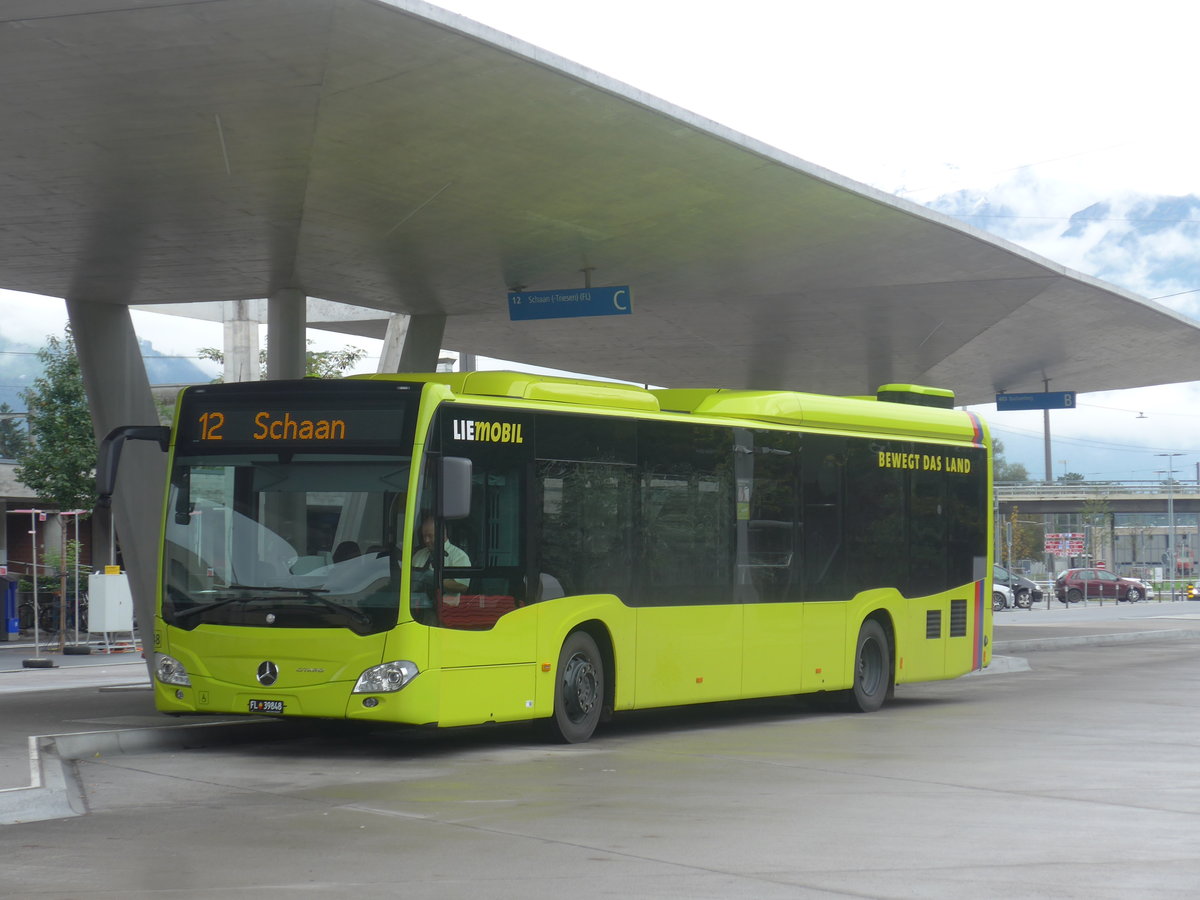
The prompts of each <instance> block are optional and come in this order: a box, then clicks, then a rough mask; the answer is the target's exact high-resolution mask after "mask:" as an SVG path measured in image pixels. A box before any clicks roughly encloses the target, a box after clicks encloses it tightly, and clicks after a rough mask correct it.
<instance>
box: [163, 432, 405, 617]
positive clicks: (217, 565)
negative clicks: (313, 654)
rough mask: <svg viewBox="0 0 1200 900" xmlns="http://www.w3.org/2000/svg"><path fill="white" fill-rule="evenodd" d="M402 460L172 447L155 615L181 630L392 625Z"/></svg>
mask: <svg viewBox="0 0 1200 900" xmlns="http://www.w3.org/2000/svg"><path fill="white" fill-rule="evenodd" d="M410 462H411V460H410V457H407V456H397V455H385V454H365V453H345V452H341V453H319V452H299V451H293V450H276V451H258V452H232V453H207V454H203V455H185V456H177V457H176V459H175V462H174V466H173V468H172V471H171V483H170V490H169V495H168V500H167V504H168V506H167V526H166V535H165V536H166V541H165V548H164V559H163V580H164V583H163V601H162V616H163V619H164V620H165V621H166V622H168V623H170V624H173V625H175V626H177V627H179V628H184V629H188V630H191V629H194V628H195V627H196V626H198V625H201V624H219V625H242V626H258V627H263V626H271V627H275V628H289V627H290V628H348V629H350V630H352V631H354V632H356V633H358V634H371V633H376V632H380V631H384V630H387V629H389V628H391V627H392V626H394V625H395V624H396V619H397V609H398V603H399V571H400V568H399V566H400V548H401V547H402V546H403V534H404V521H403V519H404V506H405V499H406V492H407V488H408V478H409V466H410Z"/></svg>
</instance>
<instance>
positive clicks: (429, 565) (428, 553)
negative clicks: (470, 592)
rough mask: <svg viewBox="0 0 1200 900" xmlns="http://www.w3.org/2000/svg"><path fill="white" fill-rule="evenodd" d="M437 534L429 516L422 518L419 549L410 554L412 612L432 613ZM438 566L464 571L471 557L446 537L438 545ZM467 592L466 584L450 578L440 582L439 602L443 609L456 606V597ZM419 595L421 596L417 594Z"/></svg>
mask: <svg viewBox="0 0 1200 900" xmlns="http://www.w3.org/2000/svg"><path fill="white" fill-rule="evenodd" d="M436 534H437V523H435V522H434V520H433V516H426V517H425V518H424V519H423V520H422V521H421V546H420V547H418V548H417V550H416V552H415V553H413V604H412V605H413V607H414V612H415V611H416V609H417V608H420V609H421V611H422V613H432V612H433V606H434V598H433V596H432V595H433V594H434V593H435V590H434V588H435V585H434V583H433V578H434V575H433V552H432V551H433V542H434V540H435V538H436ZM442 565H443V566H445V567H448V568H467V567H469V566H470V565H471V558H470V557H469V556H467V552H466V551H465V550H463V549H462V548H461V547H456V546H455V545H454V544H452V543H450V540H449V539H448V538H447V539H446V540H444V541H443V543H442ZM465 590H467V585H466V584H465V583H463V582H461V581H455V580H454V579H453V578H443V579H442V602H443V603H445V604H446V606H458V602H459V597H460V595H461V594H462V593H463V592H464V591H465ZM418 591H421V592H423V596H421V595H419V594H418Z"/></svg>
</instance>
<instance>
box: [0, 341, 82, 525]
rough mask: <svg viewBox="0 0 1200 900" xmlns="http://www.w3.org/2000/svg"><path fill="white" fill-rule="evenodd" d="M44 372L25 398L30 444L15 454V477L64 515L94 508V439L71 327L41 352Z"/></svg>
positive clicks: (23, 394) (26, 444)
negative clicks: (64, 511)
mask: <svg viewBox="0 0 1200 900" xmlns="http://www.w3.org/2000/svg"><path fill="white" fill-rule="evenodd" d="M37 355H38V359H39V360H41V362H42V364H43V365H44V366H45V369H44V370H43V372H42V374H41V376H39V377H38V378H37V379H36V380H35V381H34V382H33V385H32V386H31V387H30V388H29V389H28V390H26V391H24V392H22V394H21V396H22V398H23V399H24V400H25V403H26V405H27V407H28V409H29V418H28V423H29V440H28V441H27V442H26V443H25V445H24V446H23V447H21V448H20V449H19V450H18V451H17V455H16V457H15V459H16V461H17V468H16V472H15V474H16V476H17V478H18V479H20V481H21V483H22V484H24V485H25V486H26V487H28V488H29V489H30V490H31V491H33V492H34V493H35V494H36V495H37V497H38V498H39V499H40V500H42V501H44V502H46V503H49V504H53V505H54V506H55V507H57V508H58V509H60V510H69V509H91V508H92V507H93V506H95V504H96V480H95V477H94V475H93V471H94V470H95V468H96V439H95V435H94V434H93V432H92V416H91V413H90V412H89V411H88V402H87V395H86V394H85V393H84V390H83V375H82V373H81V372H80V370H79V358H78V357H77V356H76V355H75V338H74V336H73V335H72V334H71V327H70V326H69V325H68V326H67V328H66V331H65V332H64V335H63V337H62V339H59V338H57V337H54V336H53V335H50V336H48V337H47V339H46V346H45V347H43V348H42V349H41V350H39V351H38V354H37Z"/></svg>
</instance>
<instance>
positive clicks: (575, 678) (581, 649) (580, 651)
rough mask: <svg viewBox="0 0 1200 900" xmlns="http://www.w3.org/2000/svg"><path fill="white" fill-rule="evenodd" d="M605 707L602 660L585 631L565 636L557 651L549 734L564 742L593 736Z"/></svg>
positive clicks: (572, 742) (584, 739)
mask: <svg viewBox="0 0 1200 900" xmlns="http://www.w3.org/2000/svg"><path fill="white" fill-rule="evenodd" d="M603 708H604V659H603V657H601V655H600V648H598V647H597V646H596V642H595V641H594V640H593V639H592V636H591V635H590V634H588V633H587V632H586V631H575V632H572V633H571V634H569V635H568V636H567V639H566V641H564V642H563V646H562V650H561V651H559V654H558V673H557V675H556V676H555V681H554V715H553V716H552V717H551V719H550V723H549V724H550V733H551V736H552V737H553V738H555V739H556V740H559V741H562V742H563V743H565V744H582V743H583V742H584V741H586V740H588V739H589V738H590V737H591V736H592V732H594V731H595V730H596V724H597V723H598V722H599V721H600V713H601V711H602V710H603Z"/></svg>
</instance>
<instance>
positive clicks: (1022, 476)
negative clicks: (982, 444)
mask: <svg viewBox="0 0 1200 900" xmlns="http://www.w3.org/2000/svg"><path fill="white" fill-rule="evenodd" d="M992 477H993V478H994V479H995V480H996V481H1028V480H1029V472H1028V471H1026V469H1025V465H1024V463H1010V462H1009V461H1008V460H1006V459H1005V458H1004V444H1003V443H1002V442H1001V441H993V442H992Z"/></svg>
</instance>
